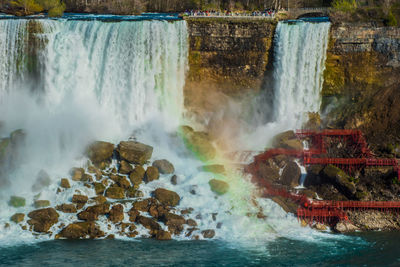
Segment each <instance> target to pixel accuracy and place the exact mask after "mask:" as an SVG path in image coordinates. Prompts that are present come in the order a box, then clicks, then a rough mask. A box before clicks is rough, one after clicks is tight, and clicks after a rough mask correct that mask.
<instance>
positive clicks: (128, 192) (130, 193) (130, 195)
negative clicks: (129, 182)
mask: <svg viewBox="0 0 400 267" xmlns="http://www.w3.org/2000/svg"><path fill="white" fill-rule="evenodd" d="M136 191H137V190H136V189H135V188H134V187H133V186H131V187H129V188H128V189H127V190H126V191H125V195H126V197H127V198H134V197H136Z"/></svg>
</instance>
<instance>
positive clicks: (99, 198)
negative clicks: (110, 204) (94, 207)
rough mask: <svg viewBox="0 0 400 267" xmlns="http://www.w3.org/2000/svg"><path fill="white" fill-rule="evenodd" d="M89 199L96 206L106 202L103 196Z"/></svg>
mask: <svg viewBox="0 0 400 267" xmlns="http://www.w3.org/2000/svg"><path fill="white" fill-rule="evenodd" d="M91 199H93V200H94V201H95V202H96V203H97V204H103V203H106V202H107V198H106V197H105V196H97V197H93V198H91Z"/></svg>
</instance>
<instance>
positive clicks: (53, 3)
mask: <svg viewBox="0 0 400 267" xmlns="http://www.w3.org/2000/svg"><path fill="white" fill-rule="evenodd" d="M7 5H8V6H9V9H8V11H9V12H10V13H12V14H15V15H17V16H27V15H33V14H37V13H40V12H43V11H44V12H48V14H49V16H50V17H59V16H62V15H63V13H64V10H65V3H63V2H61V0H8V1H7Z"/></svg>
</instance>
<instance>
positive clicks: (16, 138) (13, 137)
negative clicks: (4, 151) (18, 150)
mask: <svg viewBox="0 0 400 267" xmlns="http://www.w3.org/2000/svg"><path fill="white" fill-rule="evenodd" d="M25 138H26V133H25V131H24V130H23V129H18V130H15V131H13V132H12V133H11V134H10V141H11V143H12V144H13V145H17V144H21V143H22V142H24V141H25Z"/></svg>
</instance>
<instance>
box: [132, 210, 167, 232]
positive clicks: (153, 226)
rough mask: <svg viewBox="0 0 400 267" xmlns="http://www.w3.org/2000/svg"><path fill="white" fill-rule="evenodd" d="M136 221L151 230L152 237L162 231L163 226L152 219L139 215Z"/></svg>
mask: <svg viewBox="0 0 400 267" xmlns="http://www.w3.org/2000/svg"><path fill="white" fill-rule="evenodd" d="M136 221H137V222H138V223H140V224H141V225H143V226H144V227H145V228H146V229H149V230H150V234H151V235H155V234H157V232H158V231H159V230H160V229H161V226H160V225H159V224H158V223H157V222H156V221H155V220H153V219H152V218H148V217H144V216H140V215H139V216H138V217H137V218H136Z"/></svg>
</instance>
